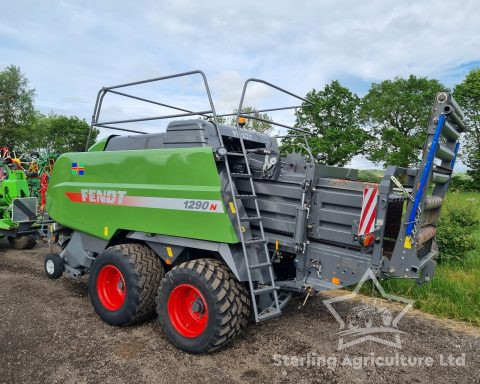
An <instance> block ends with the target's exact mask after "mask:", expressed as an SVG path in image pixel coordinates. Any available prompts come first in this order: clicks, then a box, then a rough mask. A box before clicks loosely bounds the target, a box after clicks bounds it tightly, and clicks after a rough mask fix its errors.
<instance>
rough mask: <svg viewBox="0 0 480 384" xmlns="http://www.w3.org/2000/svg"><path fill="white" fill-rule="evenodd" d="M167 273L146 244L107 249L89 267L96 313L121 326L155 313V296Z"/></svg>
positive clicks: (123, 245)
mask: <svg viewBox="0 0 480 384" xmlns="http://www.w3.org/2000/svg"><path fill="white" fill-rule="evenodd" d="M164 273H165V272H164V269H163V265H162V261H161V260H160V258H159V257H158V256H157V255H156V254H155V253H154V252H153V251H152V250H151V249H150V248H149V247H147V246H146V245H143V244H121V245H116V246H113V247H110V248H108V249H106V250H105V251H104V252H103V253H102V254H101V255H100V256H98V257H97V258H96V259H95V261H94V263H93V265H92V268H91V270H90V279H89V284H88V291H89V295H90V301H91V302H92V305H93V308H94V309H95V312H97V314H98V315H99V316H100V318H101V319H102V320H103V321H105V322H106V323H108V324H111V325H118V326H124V325H129V324H132V323H135V322H138V321H141V320H144V319H146V318H148V317H149V316H151V315H153V314H154V312H155V295H156V292H157V290H158V287H159V285H160V281H161V280H162V278H163V276H164Z"/></svg>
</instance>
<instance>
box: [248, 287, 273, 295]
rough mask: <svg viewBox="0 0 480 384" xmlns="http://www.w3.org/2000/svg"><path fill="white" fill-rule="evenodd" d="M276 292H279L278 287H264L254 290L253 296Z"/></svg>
mask: <svg viewBox="0 0 480 384" xmlns="http://www.w3.org/2000/svg"><path fill="white" fill-rule="evenodd" d="M276 290H277V287H275V286H270V287H264V288H259V289H254V290H253V294H254V295H261V294H263V293H268V292H273V291H276Z"/></svg>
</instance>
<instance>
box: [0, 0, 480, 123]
mask: <svg viewBox="0 0 480 384" xmlns="http://www.w3.org/2000/svg"><path fill="white" fill-rule="evenodd" d="M478 20H480V7H478V2H476V1H474V0H466V1H454V0H452V1H450V2H439V1H434V0H419V1H414V0H406V1H402V2H399V1H397V0H371V1H354V0H322V1H307V0H305V1H296V2H290V1H285V0H284V1H273V0H270V1H261V2H259V1H257V0H255V1H254V0H244V1H241V2H224V1H220V0H217V1H201V2H200V1H194V0H171V1H165V0H163V1H158V0H144V1H136V2H131V1H126V0H124V1H113V0H110V1H102V2H99V1H67V0H57V1H50V2H38V1H33V0H31V1H16V2H7V3H5V4H2V12H1V13H0V67H3V66H6V65H9V64H15V65H19V66H20V67H21V68H22V70H23V71H24V72H25V73H26V75H27V76H28V77H29V79H30V80H31V83H32V85H33V86H34V87H35V88H36V89H37V93H38V98H37V104H38V105H39V106H40V107H41V108H42V110H44V111H46V112H48V111H49V110H54V111H62V113H70V114H76V115H79V116H81V117H84V118H86V119H87V121H88V120H89V119H90V115H91V110H92V109H93V104H94V100H95V96H96V92H97V91H98V89H99V88H101V86H103V85H110V84H115V83H122V82H125V81H132V80H137V79H142V78H146V77H152V76H159V75H165V74H170V73H175V72H182V71H186V70H191V69H202V70H204V71H205V72H206V73H207V76H208V77H209V81H210V85H211V87H212V92H213V96H214V99H215V100H214V101H215V103H216V105H217V110H219V111H221V112H225V111H229V110H231V109H232V108H233V107H235V106H236V105H238V101H239V100H238V98H239V96H240V92H241V86H242V84H243V82H244V80H245V79H246V78H248V77H257V78H264V79H266V80H268V81H271V82H273V83H275V84H278V85H280V86H282V87H285V88H287V89H291V90H292V91H293V92H295V93H298V94H300V95H304V94H305V93H306V92H307V91H308V90H310V89H312V88H317V89H319V88H322V87H323V85H324V84H325V83H326V82H328V81H330V80H333V79H338V78H339V79H341V80H342V81H343V82H344V83H345V84H346V85H347V86H351V87H353V89H354V90H356V91H357V92H359V93H362V92H364V91H365V89H364V88H365V87H363V88H362V89H360V88H358V89H355V87H356V86H358V84H368V83H369V82H371V81H381V80H383V79H385V78H391V77H394V76H397V75H398V76H406V75H408V74H410V73H413V74H416V75H420V76H429V77H436V78H439V79H440V80H444V81H445V82H446V83H447V85H453V84H454V83H455V82H458V81H459V80H461V77H463V76H464V74H465V72H466V71H467V70H468V67H469V64H470V63H475V62H476V63H477V64H478V62H479V61H480V24H479V22H478ZM459 68H461V69H460V70H459ZM178 84H179V89H175V86H174V84H173V83H170V84H168V85H165V88H161V87H159V88H158V92H157V91H156V93H155V94H154V95H155V96H160V93H162V92H163V93H162V95H164V97H165V98H166V99H167V100H164V101H165V102H167V101H168V100H170V101H179V102H182V103H193V106H192V108H193V107H197V106H199V105H200V104H202V103H204V100H203V99H202V100H196V98H199V97H200V91H199V88H198V86H197V84H198V83H194V84H192V83H191V82H189V81H185V80H183V81H181V82H179V83H178ZM156 90H157V89H156ZM160 91H162V92H160ZM250 97H251V100H247V102H246V104H249V105H253V104H255V103H257V102H258V103H259V104H261V105H260V107H269V106H271V105H272V104H274V103H275V102H285V103H290V102H292V100H287V99H285V98H284V99H282V98H281V97H280V96H278V94H277V93H276V92H270V91H265V90H263V89H262V88H253V89H252V92H251V94H250ZM75 100H77V102H76V101H75ZM84 100H90V102H87V103H85V101H84ZM184 107H186V108H188V106H185V105H184ZM64 111H65V112H64ZM283 116H285V117H286V118H287V119H288V118H291V116H290V115H288V114H283Z"/></svg>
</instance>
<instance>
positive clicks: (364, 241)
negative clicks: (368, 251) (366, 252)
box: [358, 233, 375, 247]
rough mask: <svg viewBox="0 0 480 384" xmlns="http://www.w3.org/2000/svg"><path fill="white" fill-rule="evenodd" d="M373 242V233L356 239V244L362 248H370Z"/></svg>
mask: <svg viewBox="0 0 480 384" xmlns="http://www.w3.org/2000/svg"><path fill="white" fill-rule="evenodd" d="M374 241H375V236H374V235H373V233H369V234H367V235H363V236H360V237H359V238H358V242H359V243H360V245H361V246H363V247H370V246H371V245H372V244H373V242H374Z"/></svg>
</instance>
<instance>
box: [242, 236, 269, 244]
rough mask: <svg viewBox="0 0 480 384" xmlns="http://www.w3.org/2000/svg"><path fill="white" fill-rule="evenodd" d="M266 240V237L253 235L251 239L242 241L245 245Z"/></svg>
mask: <svg viewBox="0 0 480 384" xmlns="http://www.w3.org/2000/svg"><path fill="white" fill-rule="evenodd" d="M266 242H267V239H262V238H255V237H254V238H253V239H250V240H245V241H244V243H245V245H253V244H262V243H266Z"/></svg>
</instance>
